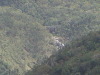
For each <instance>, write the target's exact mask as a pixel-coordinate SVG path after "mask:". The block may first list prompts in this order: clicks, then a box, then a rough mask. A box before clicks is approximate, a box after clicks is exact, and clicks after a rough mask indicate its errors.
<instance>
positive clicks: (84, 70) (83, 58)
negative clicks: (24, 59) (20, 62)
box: [26, 31, 100, 75]
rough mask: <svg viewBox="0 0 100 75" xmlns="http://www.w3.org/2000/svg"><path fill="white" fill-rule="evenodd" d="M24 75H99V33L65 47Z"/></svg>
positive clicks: (93, 33) (91, 34) (92, 33)
mask: <svg viewBox="0 0 100 75" xmlns="http://www.w3.org/2000/svg"><path fill="white" fill-rule="evenodd" d="M26 75H100V31H99V32H91V33H90V34H89V35H87V36H84V37H82V38H80V39H77V40H76V41H74V42H72V43H71V44H70V45H66V46H65V48H63V49H62V50H60V51H59V52H58V54H56V55H53V56H51V58H49V59H48V60H47V61H45V62H44V63H43V64H41V65H40V66H36V67H35V68H34V69H33V71H30V72H28V73H27V74H26Z"/></svg>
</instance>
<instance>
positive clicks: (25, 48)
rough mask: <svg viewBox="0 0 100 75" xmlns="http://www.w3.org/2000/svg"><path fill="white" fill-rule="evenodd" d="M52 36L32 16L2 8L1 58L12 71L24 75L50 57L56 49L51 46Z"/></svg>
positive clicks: (0, 30) (0, 18)
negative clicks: (36, 63)
mask: <svg viewBox="0 0 100 75" xmlns="http://www.w3.org/2000/svg"><path fill="white" fill-rule="evenodd" d="M51 36H52V35H51V34H50V33H48V32H47V30H46V29H45V27H43V26H42V25H40V24H39V23H36V22H34V20H33V18H32V17H31V16H29V15H26V14H25V13H22V12H21V11H20V10H16V9H13V8H11V7H0V56H1V57H0V58H1V60H2V61H3V62H5V63H7V64H8V65H9V66H10V69H11V70H14V69H18V71H20V74H22V73H23V71H25V70H29V69H30V68H31V67H32V65H34V64H35V62H37V61H38V60H39V62H40V61H41V60H42V58H44V57H46V56H47V55H48V56H49V53H50V54H51V50H54V49H55V47H54V46H52V45H50V44H49V42H50V41H51V40H50V38H51ZM47 50H49V52H47ZM44 51H45V52H44ZM43 52H44V53H43ZM40 59H41V60H40ZM13 75H15V74H13Z"/></svg>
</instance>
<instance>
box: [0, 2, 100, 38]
mask: <svg viewBox="0 0 100 75" xmlns="http://www.w3.org/2000/svg"><path fill="white" fill-rule="evenodd" d="M0 5H1V6H5V5H6V6H10V7H13V8H17V9H20V10H21V11H22V12H25V13H27V14H29V15H31V16H32V17H33V18H34V19H35V21H36V22H38V23H40V24H42V25H44V26H46V27H47V28H49V29H50V32H51V33H52V34H54V35H57V36H62V37H64V38H66V39H69V38H70V40H72V39H74V38H76V37H78V36H81V35H84V34H87V33H88V32H89V31H91V30H92V31H93V30H98V29H99V28H100V21H99V19H100V15H99V13H100V1H99V0H3V1H1V2H0ZM98 26H99V28H98Z"/></svg>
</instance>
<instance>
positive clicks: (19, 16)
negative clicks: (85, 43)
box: [0, 0, 100, 75]
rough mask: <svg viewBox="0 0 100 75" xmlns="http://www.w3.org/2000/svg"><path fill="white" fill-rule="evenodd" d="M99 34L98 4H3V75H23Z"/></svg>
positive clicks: (59, 0)
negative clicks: (81, 39)
mask: <svg viewBox="0 0 100 75" xmlns="http://www.w3.org/2000/svg"><path fill="white" fill-rule="evenodd" d="M98 30H100V1H99V0H0V61H1V62H0V74H1V73H4V72H6V73H5V74H9V73H10V75H23V74H24V73H25V71H27V70H29V69H31V68H32V67H33V66H34V65H36V64H41V63H42V62H43V61H44V60H46V59H47V58H48V57H50V56H51V55H52V54H55V53H56V52H57V51H58V50H59V49H61V48H62V47H63V46H65V44H68V43H70V41H72V40H75V39H77V38H79V37H82V36H83V35H87V34H88V33H89V32H91V31H98ZM1 65H4V66H3V67H4V69H3V72H2V66H1ZM6 70H9V71H6Z"/></svg>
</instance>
